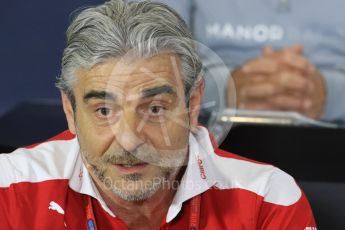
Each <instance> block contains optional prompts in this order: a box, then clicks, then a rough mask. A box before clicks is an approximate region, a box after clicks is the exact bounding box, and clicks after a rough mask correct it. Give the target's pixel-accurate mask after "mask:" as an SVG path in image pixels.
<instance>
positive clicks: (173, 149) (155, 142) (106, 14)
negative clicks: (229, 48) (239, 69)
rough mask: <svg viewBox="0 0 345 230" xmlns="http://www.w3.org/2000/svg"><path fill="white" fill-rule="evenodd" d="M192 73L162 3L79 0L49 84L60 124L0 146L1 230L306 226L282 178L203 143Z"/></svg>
mask: <svg viewBox="0 0 345 230" xmlns="http://www.w3.org/2000/svg"><path fill="white" fill-rule="evenodd" d="M200 71H201V62H200V58H199V56H198V54H197V51H196V49H195V44H194V42H193V40H192V36H191V33H190V32H189V31H188V29H187V27H186V25H185V23H184V21H183V20H182V19H181V18H180V17H179V16H178V15H177V14H176V13H175V12H174V11H173V10H171V9H170V8H168V7H167V6H166V5H163V4H160V3H152V2H149V1H142V2H129V3H127V2H125V1H121V0H112V1H109V2H106V3H104V4H103V5H100V6H97V7H92V8H87V9H84V10H83V11H82V12H81V13H80V14H79V15H78V16H77V17H76V18H75V19H74V20H73V22H72V23H71V25H70V26H69V28H68V30H67V46H66V48H65V50H64V53H63V58H62V70H61V77H60V78H59V79H58V82H57V86H58V88H59V89H60V90H61V95H62V102H63V108H64V112H65V114H66V118H67V122H68V127H69V131H66V132H64V133H62V134H60V135H58V136H56V137H54V138H52V139H50V140H49V141H47V142H45V143H41V144H39V145H35V146H30V147H27V148H20V149H18V150H16V151H15V152H13V153H11V154H8V155H0V172H1V177H0V222H1V229H65V228H68V229H90V230H91V229H135V230H138V229H139V230H140V229H145V230H146V229H316V228H315V222H314V219H313V215H312V211H311V209H310V206H309V204H308V201H307V199H306V197H305V196H304V194H303V193H302V192H301V190H300V189H299V188H298V186H297V185H296V183H295V181H294V180H293V178H292V177H290V176H289V175H287V174H286V173H284V172H282V171H281V170H279V169H277V168H275V167H273V166H271V165H265V164H262V163H257V162H253V161H250V160H247V159H243V158H241V157H239V156H237V155H235V154H231V153H228V152H225V151H222V150H220V149H214V147H213V145H212V142H211V140H210V137H209V134H208V132H207V130H206V129H205V128H203V127H199V126H198V125H197V121H198V115H199V107H200V103H201V98H202V95H203V80H202V79H201V77H200V75H201V74H200Z"/></svg>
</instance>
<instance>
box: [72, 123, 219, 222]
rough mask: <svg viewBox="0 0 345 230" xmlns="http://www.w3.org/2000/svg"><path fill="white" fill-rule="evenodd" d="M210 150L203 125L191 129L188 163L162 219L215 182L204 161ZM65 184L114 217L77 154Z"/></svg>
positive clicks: (209, 142)
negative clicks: (88, 197) (89, 198)
mask: <svg viewBox="0 0 345 230" xmlns="http://www.w3.org/2000/svg"><path fill="white" fill-rule="evenodd" d="M213 153H214V150H213V147H212V144H211V141H210V138H209V134H208V131H207V130H206V129H205V128H203V127H198V128H197V129H196V131H195V132H193V133H190V135H189V158H188V165H187V168H186V171H185V173H184V175H183V177H182V179H181V182H180V185H179V188H178V190H177V192H176V194H175V196H174V199H173V201H172V203H171V205H170V207H169V210H168V214H167V217H166V222H170V221H171V220H173V219H174V218H175V217H176V216H177V214H178V213H179V212H180V210H181V208H182V205H183V202H185V201H187V200H188V199H190V198H192V197H195V196H197V195H199V194H201V193H203V192H205V191H207V190H208V189H209V188H210V187H212V186H213V185H214V184H215V183H216V181H214V180H213V178H214V176H213V173H212V170H210V167H209V166H208V162H207V157H210V156H211V155H212V154H213ZM69 186H70V187H71V189H73V190H74V191H76V192H78V193H81V194H85V195H89V196H91V197H93V198H95V199H97V200H98V201H99V202H100V204H101V206H102V207H103V209H104V210H105V211H106V212H107V213H109V215H111V216H112V217H115V215H114V213H113V212H112V211H111V210H110V209H109V208H108V206H107V205H106V203H105V202H104V200H103V198H102V196H101V195H100V194H99V192H98V189H97V187H96V186H95V184H94V182H93V180H92V179H91V176H90V174H89V172H88V170H87V168H86V167H85V165H84V163H83V161H82V159H81V156H80V154H79V153H78V157H77V161H76V164H75V167H74V171H73V174H72V177H71V179H70V182H69Z"/></svg>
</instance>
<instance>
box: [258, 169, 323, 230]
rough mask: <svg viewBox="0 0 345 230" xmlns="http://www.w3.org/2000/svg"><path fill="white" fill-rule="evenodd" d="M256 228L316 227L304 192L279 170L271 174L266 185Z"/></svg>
mask: <svg viewBox="0 0 345 230" xmlns="http://www.w3.org/2000/svg"><path fill="white" fill-rule="evenodd" d="M256 229H262V230H276V229H280V230H290V229H301V230H316V229H317V228H316V223H315V220H314V216H313V212H312V209H311V207H310V205H309V202H308V200H307V198H306V196H305V194H304V193H303V192H302V191H301V189H300V188H299V187H298V185H297V184H296V182H295V180H294V179H293V178H292V177H291V176H290V175H288V174H286V173H285V172H283V171H281V170H277V171H276V173H274V174H272V176H271V178H270V181H269V183H268V185H267V186H266V191H265V195H264V201H263V203H262V206H261V208H260V212H259V217H258V222H257V228H256Z"/></svg>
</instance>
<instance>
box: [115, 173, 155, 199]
mask: <svg viewBox="0 0 345 230" xmlns="http://www.w3.org/2000/svg"><path fill="white" fill-rule="evenodd" d="M141 176H142V175H137V174H130V175H127V177H131V178H130V179H131V180H128V179H129V178H126V179H125V180H123V182H121V185H120V186H116V185H115V186H113V187H112V189H111V190H112V192H113V193H114V194H116V195H117V196H119V197H120V198H121V199H123V200H126V201H144V200H147V199H149V198H150V197H152V196H153V195H154V194H155V193H156V192H157V191H158V190H159V189H160V188H161V187H162V183H161V182H159V183H158V182H154V181H144V180H142V179H139V178H140V177H141Z"/></svg>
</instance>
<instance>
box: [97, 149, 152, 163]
mask: <svg viewBox="0 0 345 230" xmlns="http://www.w3.org/2000/svg"><path fill="white" fill-rule="evenodd" d="M102 161H103V162H105V163H107V164H124V165H136V164H144V163H155V162H157V160H154V156H153V154H149V153H147V152H145V151H139V150H135V151H133V152H129V151H126V150H124V149H123V150H122V151H120V152H118V151H117V152H116V153H114V152H110V153H107V154H105V155H104V156H103V159H102Z"/></svg>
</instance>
